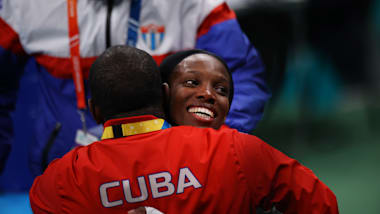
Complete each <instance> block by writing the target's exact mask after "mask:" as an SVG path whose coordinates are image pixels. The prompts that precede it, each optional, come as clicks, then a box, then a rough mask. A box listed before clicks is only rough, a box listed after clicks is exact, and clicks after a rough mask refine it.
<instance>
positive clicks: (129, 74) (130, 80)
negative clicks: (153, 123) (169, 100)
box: [89, 45, 162, 118]
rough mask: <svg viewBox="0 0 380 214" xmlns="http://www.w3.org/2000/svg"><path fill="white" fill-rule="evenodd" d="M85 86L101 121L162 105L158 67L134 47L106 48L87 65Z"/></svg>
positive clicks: (149, 57)
mask: <svg viewBox="0 0 380 214" xmlns="http://www.w3.org/2000/svg"><path fill="white" fill-rule="evenodd" d="M89 85H90V92H91V95H92V97H91V98H92V102H93V103H94V104H95V105H96V106H98V107H99V109H100V112H101V113H102V115H103V117H105V118H110V117H112V116H115V115H117V114H122V113H127V112H130V111H133V110H139V109H141V108H146V107H157V106H158V105H161V104H162V87H161V77H160V74H159V71H158V66H157V64H156V62H155V61H154V60H153V58H152V57H151V56H150V55H149V54H148V53H146V52H145V51H142V50H140V49H137V48H134V47H130V46H126V45H119V46H113V47H110V48H108V49H107V50H106V51H105V52H104V53H103V54H101V55H100V56H99V57H98V58H97V59H96V60H95V62H94V64H93V65H92V66H91V69H90V75H89Z"/></svg>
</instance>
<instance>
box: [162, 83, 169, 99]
mask: <svg viewBox="0 0 380 214" xmlns="http://www.w3.org/2000/svg"><path fill="white" fill-rule="evenodd" d="M162 90H163V92H164V102H165V103H169V99H170V86H169V84H168V83H167V82H164V83H162Z"/></svg>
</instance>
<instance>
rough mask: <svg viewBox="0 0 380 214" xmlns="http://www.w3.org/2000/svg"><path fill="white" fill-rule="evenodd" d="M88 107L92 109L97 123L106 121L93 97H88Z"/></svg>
mask: <svg viewBox="0 0 380 214" xmlns="http://www.w3.org/2000/svg"><path fill="white" fill-rule="evenodd" d="M88 107H89V109H90V112H91V114H92V117H94V119H95V121H96V123H97V124H102V123H104V118H103V116H102V114H101V112H100V109H99V108H98V107H97V106H96V105H95V104H94V102H93V101H92V99H88Z"/></svg>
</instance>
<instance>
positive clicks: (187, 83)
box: [185, 80, 198, 87]
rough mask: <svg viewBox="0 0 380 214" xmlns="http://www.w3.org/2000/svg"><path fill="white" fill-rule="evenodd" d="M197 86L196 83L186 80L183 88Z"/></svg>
mask: <svg viewBox="0 0 380 214" xmlns="http://www.w3.org/2000/svg"><path fill="white" fill-rule="evenodd" d="M196 85H198V81H196V80H186V81H185V86H189V87H193V86H196Z"/></svg>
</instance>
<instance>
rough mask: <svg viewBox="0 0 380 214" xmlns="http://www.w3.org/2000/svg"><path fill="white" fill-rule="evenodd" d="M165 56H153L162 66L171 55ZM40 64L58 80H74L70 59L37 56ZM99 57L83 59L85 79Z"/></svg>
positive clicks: (81, 61)
mask: <svg viewBox="0 0 380 214" xmlns="http://www.w3.org/2000/svg"><path fill="white" fill-rule="evenodd" d="M170 54H171V53H168V54H163V55H156V56H153V59H154V60H155V61H156V63H157V64H160V63H161V62H162V60H163V59H164V58H165V57H167V56H168V55H170ZM34 57H35V59H36V61H37V62H38V64H40V65H41V66H43V67H44V68H46V70H47V71H48V72H49V73H50V74H51V75H52V76H54V77H57V78H63V79H72V73H73V72H72V70H73V66H72V64H71V60H70V58H63V57H52V56H48V55H42V54H39V55H35V56H34ZM96 58H97V57H96V56H94V57H87V58H81V59H80V64H81V67H82V71H83V77H84V78H85V79H88V74H89V71H90V68H91V65H92V63H94V61H95V59H96Z"/></svg>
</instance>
